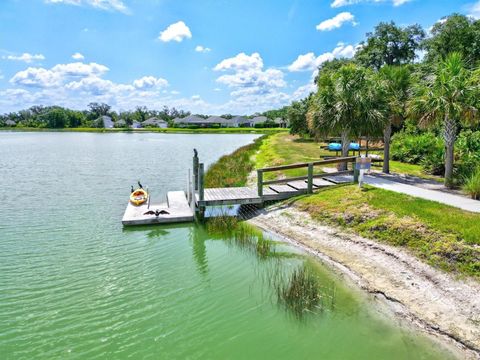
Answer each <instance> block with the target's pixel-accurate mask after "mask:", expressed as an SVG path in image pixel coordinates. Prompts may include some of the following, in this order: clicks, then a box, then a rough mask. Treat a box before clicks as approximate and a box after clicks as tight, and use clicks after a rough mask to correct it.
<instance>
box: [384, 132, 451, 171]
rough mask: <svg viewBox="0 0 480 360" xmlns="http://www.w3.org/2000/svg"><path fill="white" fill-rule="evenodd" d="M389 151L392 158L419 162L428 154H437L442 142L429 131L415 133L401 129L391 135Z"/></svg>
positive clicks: (412, 162) (441, 149)
mask: <svg viewBox="0 0 480 360" xmlns="http://www.w3.org/2000/svg"><path fill="white" fill-rule="evenodd" d="M390 151H391V157H392V159H393V160H398V161H401V162H405V163H409V164H420V163H421V162H422V161H423V160H424V159H425V158H426V157H428V156H438V154H439V153H440V152H442V151H443V142H442V140H441V139H439V138H438V137H436V136H435V134H433V133H431V132H425V133H423V134H419V135H416V134H411V133H407V132H404V131H401V132H399V133H397V134H395V135H394V136H393V138H392V145H391V150H390ZM442 156H443V155H442Z"/></svg>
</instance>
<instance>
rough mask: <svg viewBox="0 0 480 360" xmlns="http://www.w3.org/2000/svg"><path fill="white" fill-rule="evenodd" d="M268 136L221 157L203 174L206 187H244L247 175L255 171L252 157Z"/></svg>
mask: <svg viewBox="0 0 480 360" xmlns="http://www.w3.org/2000/svg"><path fill="white" fill-rule="evenodd" d="M268 138H269V136H262V137H260V138H258V139H256V140H255V141H254V142H253V143H252V144H248V145H245V146H242V147H241V148H239V149H237V150H235V151H234V152H233V153H231V154H229V155H225V156H222V157H221V158H220V159H219V160H218V161H217V162H216V163H215V164H213V165H212V166H210V168H209V169H208V171H207V172H206V174H205V186H206V187H234V186H245V185H246V183H247V180H248V176H249V174H250V173H251V172H252V171H253V170H254V169H255V162H254V159H253V157H254V155H255V154H256V153H257V151H258V150H259V148H260V147H261V146H262V144H263V143H264V142H265V141H266V140H267V139H268Z"/></svg>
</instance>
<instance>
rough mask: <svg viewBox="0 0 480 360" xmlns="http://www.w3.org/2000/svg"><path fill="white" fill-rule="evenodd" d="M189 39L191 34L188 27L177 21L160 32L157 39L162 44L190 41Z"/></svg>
mask: <svg viewBox="0 0 480 360" xmlns="http://www.w3.org/2000/svg"><path fill="white" fill-rule="evenodd" d="M191 37H192V33H191V31H190V29H189V27H188V26H187V25H186V24H185V23H184V22H183V21H179V22H176V23H175V24H171V25H169V26H168V27H167V28H166V29H165V30H163V31H162V32H160V36H159V37H158V38H159V39H160V40H161V41H163V42H170V41H176V42H181V41H183V39H190V38H191Z"/></svg>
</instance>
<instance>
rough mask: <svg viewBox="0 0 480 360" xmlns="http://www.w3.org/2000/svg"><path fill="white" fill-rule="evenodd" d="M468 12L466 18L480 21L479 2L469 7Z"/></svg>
mask: <svg viewBox="0 0 480 360" xmlns="http://www.w3.org/2000/svg"><path fill="white" fill-rule="evenodd" d="M468 11H469V14H468V16H471V17H473V18H474V19H480V1H477V2H476V3H475V4H472V5H470V6H469V7H468Z"/></svg>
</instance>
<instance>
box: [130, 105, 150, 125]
mask: <svg viewBox="0 0 480 360" xmlns="http://www.w3.org/2000/svg"><path fill="white" fill-rule="evenodd" d="M133 116H134V117H135V120H136V121H138V122H144V121H145V120H147V119H148V117H149V111H148V108H147V107H146V106H137V107H136V108H135V111H134V112H133Z"/></svg>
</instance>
